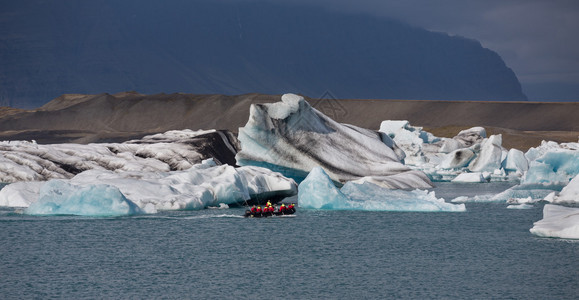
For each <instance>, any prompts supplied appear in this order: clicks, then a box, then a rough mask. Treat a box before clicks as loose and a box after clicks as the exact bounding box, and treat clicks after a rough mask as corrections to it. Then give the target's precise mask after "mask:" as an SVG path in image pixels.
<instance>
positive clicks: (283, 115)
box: [236, 94, 432, 189]
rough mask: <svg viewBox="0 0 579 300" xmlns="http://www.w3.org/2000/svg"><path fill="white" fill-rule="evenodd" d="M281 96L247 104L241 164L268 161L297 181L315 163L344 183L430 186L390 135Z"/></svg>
mask: <svg viewBox="0 0 579 300" xmlns="http://www.w3.org/2000/svg"><path fill="white" fill-rule="evenodd" d="M281 100H282V101H281V102H276V103H266V104H252V105H251V108H250V116H249V120H248V122H247V124H246V125H245V127H241V128H239V135H238V139H239V142H240V144H241V151H239V152H238V153H237V155H236V160H237V163H238V164H239V165H255V166H266V167H269V168H272V169H274V170H276V171H280V172H282V173H283V174H284V175H286V176H288V177H292V178H294V179H296V180H297V181H301V180H303V178H304V177H305V175H307V174H308V172H309V171H311V170H312V169H313V168H314V167H318V166H319V167H322V168H323V169H324V170H325V172H327V174H328V175H329V176H330V178H332V180H334V181H336V182H339V183H342V184H343V183H346V182H348V181H351V180H356V179H360V178H362V177H372V178H373V180H374V181H375V182H377V183H378V184H380V185H382V186H384V187H388V188H403V189H407V188H429V187H432V183H431V181H430V180H429V178H428V177H427V176H426V175H425V174H424V173H423V172H421V171H419V170H412V169H411V168H409V167H407V166H405V165H404V164H402V163H401V161H400V159H401V154H402V152H401V151H399V150H398V149H397V148H396V147H395V143H394V142H393V141H392V140H391V139H390V138H389V137H388V136H386V135H384V134H380V133H378V132H375V131H371V130H368V129H364V128H359V127H356V126H352V125H345V124H340V123H337V122H335V121H334V120H332V119H330V118H329V117H327V116H325V115H324V114H322V113H321V112H319V111H318V110H316V109H315V108H313V107H311V106H310V105H309V103H308V102H307V101H305V99H304V98H303V97H301V96H298V95H294V94H285V95H283V96H282V98H281ZM388 145H390V146H391V147H392V148H391V147H389V146H388Z"/></svg>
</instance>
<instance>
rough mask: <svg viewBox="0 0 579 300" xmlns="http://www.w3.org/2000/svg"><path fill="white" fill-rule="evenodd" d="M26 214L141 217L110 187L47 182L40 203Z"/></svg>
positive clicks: (59, 181)
mask: <svg viewBox="0 0 579 300" xmlns="http://www.w3.org/2000/svg"><path fill="white" fill-rule="evenodd" d="M25 213H27V214H31V215H80V216H123V215H134V214H140V213H142V210H141V209H140V208H139V207H138V206H137V205H136V204H135V203H133V202H132V201H130V200H128V199H127V198H125V196H124V195H123V193H121V191H120V190H119V189H118V188H116V187H114V186H110V185H106V184H94V185H92V184H91V185H82V186H79V185H72V184H69V183H67V182H65V181H63V180H50V181H48V182H47V183H45V184H44V185H43V186H42V188H41V189H40V196H39V200H38V201H36V202H34V203H32V204H30V206H29V207H28V208H27V209H26V210H25Z"/></svg>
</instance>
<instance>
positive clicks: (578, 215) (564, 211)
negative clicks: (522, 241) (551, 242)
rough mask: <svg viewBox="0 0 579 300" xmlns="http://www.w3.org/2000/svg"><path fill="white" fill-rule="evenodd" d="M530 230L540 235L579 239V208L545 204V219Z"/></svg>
mask: <svg viewBox="0 0 579 300" xmlns="http://www.w3.org/2000/svg"><path fill="white" fill-rule="evenodd" d="M530 231H531V233H532V234H534V235H536V236H540V237H552V238H562V239H579V208H571V207H565V206H560V205H554V204H545V207H544V208H543V219H542V220H540V221H538V222H535V223H534V224H533V228H531V229H530Z"/></svg>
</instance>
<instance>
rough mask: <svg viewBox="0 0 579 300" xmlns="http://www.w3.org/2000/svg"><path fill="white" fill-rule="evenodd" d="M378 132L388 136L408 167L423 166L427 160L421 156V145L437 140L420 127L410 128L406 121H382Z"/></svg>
mask: <svg viewBox="0 0 579 300" xmlns="http://www.w3.org/2000/svg"><path fill="white" fill-rule="evenodd" d="M379 131H380V132H383V133H385V134H387V135H388V136H390V137H391V138H392V139H393V140H394V141H395V142H396V145H397V146H398V147H400V148H401V149H402V150H403V151H404V154H405V163H406V164H410V165H421V164H424V163H425V162H426V161H427V159H426V157H425V156H424V154H423V151H422V145H423V144H425V143H433V142H436V141H438V140H439V139H438V138H437V137H435V136H434V135H432V134H431V133H429V132H426V131H422V127H416V126H411V125H410V123H409V122H408V121H392V120H386V121H382V123H381V124H380V130H379Z"/></svg>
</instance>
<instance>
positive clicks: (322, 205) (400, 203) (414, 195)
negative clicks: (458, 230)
mask: <svg viewBox="0 0 579 300" xmlns="http://www.w3.org/2000/svg"><path fill="white" fill-rule="evenodd" d="M298 205H299V206H300V207H301V208H312V209H331V210H367V211H428V212H431V211H451V212H456V211H465V206H464V204H459V205H455V204H451V203H446V202H445V201H444V199H442V198H436V196H435V194H434V192H428V191H425V190H413V191H404V190H391V189H385V188H382V187H380V186H377V185H375V184H372V183H369V182H364V183H362V184H360V183H355V182H348V183H346V184H345V185H344V186H343V187H342V188H341V189H338V188H337V187H336V186H335V185H334V183H333V182H332V180H331V179H330V177H329V176H328V175H327V174H326V173H325V172H324V170H323V169H322V168H320V167H315V168H314V169H312V171H311V172H310V174H309V175H308V176H307V177H306V179H305V180H304V181H302V182H301V183H300V185H299V191H298Z"/></svg>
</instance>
